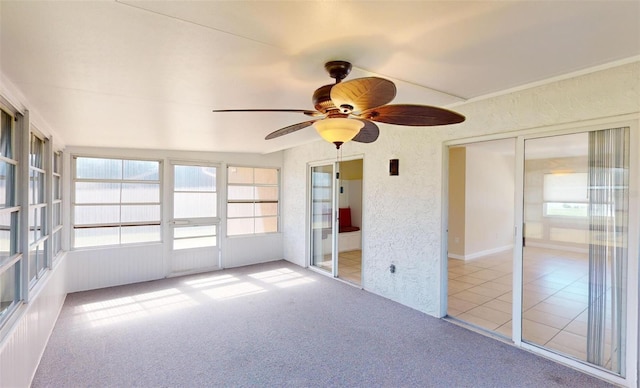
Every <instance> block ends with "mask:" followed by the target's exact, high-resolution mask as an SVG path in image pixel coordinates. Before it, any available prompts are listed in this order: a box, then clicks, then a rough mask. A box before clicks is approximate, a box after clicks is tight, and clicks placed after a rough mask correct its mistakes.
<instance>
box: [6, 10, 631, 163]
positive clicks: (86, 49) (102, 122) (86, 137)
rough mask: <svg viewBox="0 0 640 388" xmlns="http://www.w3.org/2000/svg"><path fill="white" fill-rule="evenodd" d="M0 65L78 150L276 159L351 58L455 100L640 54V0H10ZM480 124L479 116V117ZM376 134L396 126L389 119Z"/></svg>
mask: <svg viewBox="0 0 640 388" xmlns="http://www.w3.org/2000/svg"><path fill="white" fill-rule="evenodd" d="M0 18H1V19H0V22H1V23H0V35H1V41H0V43H1V46H0V50H1V51H0V55H1V58H0V65H1V71H2V73H3V75H4V76H5V77H6V78H8V79H9V80H10V81H11V83H13V85H15V87H17V88H18V89H19V90H20V91H22V93H23V94H24V96H25V98H26V99H27V101H28V103H29V104H30V106H31V108H32V109H35V110H37V112H38V113H39V114H40V116H42V117H44V118H45V120H46V121H47V123H48V125H49V126H50V127H51V128H53V130H54V131H55V132H56V134H58V135H60V136H61V137H62V138H63V140H64V142H65V143H66V144H67V145H80V146H103V147H104V146H106V147H128V148H155V149H180V150H205V151H225V152H226V151H228V152H259V153H264V152H271V151H276V150H280V149H284V148H288V147H292V146H295V145H298V144H302V143H306V142H309V141H314V140H317V139H318V136H317V134H315V131H314V130H313V129H312V128H311V127H309V128H305V129H303V130H300V131H298V132H297V133H295V134H292V135H287V136H284V137H281V138H278V139H274V140H269V141H266V140H264V137H265V136H266V135H267V134H268V133H270V132H272V131H274V130H276V129H278V128H280V127H284V126H287V125H291V124H294V123H297V122H301V121H305V120H307V119H308V117H306V116H303V115H301V114H295V113H212V112H211V110H212V109H239V108H293V109H312V108H313V106H312V103H311V95H312V93H313V91H314V90H315V89H316V88H318V87H319V86H321V85H324V84H329V83H331V82H332V79H330V78H329V77H328V75H327V74H326V73H325V71H324V68H323V65H324V63H325V62H326V61H328V60H336V59H341V60H348V61H350V62H352V63H353V65H354V70H353V71H352V73H351V75H350V77H349V79H352V78H358V77H362V76H366V75H371V74H373V75H379V76H383V77H385V78H389V79H392V80H393V81H394V82H396V86H397V87H398V95H397V97H396V99H395V100H394V102H395V103H418V104H427V105H436V106H449V105H451V104H456V103H459V102H461V101H464V100H466V99H469V98H474V97H479V96H483V95H487V94H491V93H496V92H499V91H502V90H506V89H510V88H514V87H518V86H521V85H524V84H528V83H532V82H537V81H541V80H544V79H548V78H550V77H556V76H561V75H564V74H567V73H571V72H575V71H580V70H584V69H588V68H591V67H594V66H600V65H604V64H607V63H611V62H614V61H620V60H625V59H628V58H631V57H636V56H638V55H640V2H639V1H578V0H573V1H469V2H462V1H423V2H399V1H382V2H343V1H309V2H307V1H305V2H302V1H289V2H284V1H274V2H258V1H251V2H248V1H246V2H245V1H233V2H217V1H129V0H122V1H6V0H2V1H1V2H0ZM467 119H468V120H472V119H473V118H472V117H468V118H467ZM381 130H382V131H384V130H393V126H387V125H381Z"/></svg>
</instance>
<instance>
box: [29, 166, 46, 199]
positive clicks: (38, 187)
mask: <svg viewBox="0 0 640 388" xmlns="http://www.w3.org/2000/svg"><path fill="white" fill-rule="evenodd" d="M29 203H30V204H32V205H33V204H38V203H44V173H41V172H38V171H35V170H31V171H30V172H29Z"/></svg>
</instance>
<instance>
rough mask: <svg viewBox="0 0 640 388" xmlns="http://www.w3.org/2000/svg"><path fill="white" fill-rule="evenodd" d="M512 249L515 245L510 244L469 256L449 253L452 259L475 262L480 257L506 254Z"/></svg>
mask: <svg viewBox="0 0 640 388" xmlns="http://www.w3.org/2000/svg"><path fill="white" fill-rule="evenodd" d="M510 249H513V244H509V245H505V246H502V247H497V248H492V249H485V250H484V251H479V252H474V253H471V254H468V255H456V254H455V253H449V254H448V256H449V257H450V258H452V259H456V260H465V261H466V260H473V259H478V258H480V257H484V256H488V255H492V254H494V253H500V252H504V251H508V250H510Z"/></svg>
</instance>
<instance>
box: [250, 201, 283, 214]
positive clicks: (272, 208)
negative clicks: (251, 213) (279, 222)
mask: <svg viewBox="0 0 640 388" xmlns="http://www.w3.org/2000/svg"><path fill="white" fill-rule="evenodd" d="M255 209H256V213H255V214H256V216H277V215H278V204H277V203H256V204H255Z"/></svg>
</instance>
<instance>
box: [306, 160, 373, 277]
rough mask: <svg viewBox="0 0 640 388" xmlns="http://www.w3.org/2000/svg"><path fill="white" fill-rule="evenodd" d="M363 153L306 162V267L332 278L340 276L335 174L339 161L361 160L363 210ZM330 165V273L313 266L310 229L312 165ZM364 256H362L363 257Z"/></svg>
mask: <svg viewBox="0 0 640 388" xmlns="http://www.w3.org/2000/svg"><path fill="white" fill-rule="evenodd" d="M364 159H365V158H364V155H363V154H354V155H349V156H346V157H341V158H340V159H339V160H337V159H330V160H322V161H317V162H309V163H307V193H306V204H307V205H306V206H307V214H306V223H305V224H306V228H307V232H306V239H307V242H306V252H307V257H306V261H305V263H306V267H307V268H310V269H312V270H314V271H317V272H318V273H322V274H324V275H327V276H331V277H333V278H338V279H339V278H340V276H339V275H340V274H339V271H338V264H339V263H338V260H339V252H338V250H339V248H340V247H339V244H338V236H339V234H338V233H339V229H338V214H339V209H338V206H339V205H340V186H339V176H338V175H337V174H339V173H340V162H348V161H352V160H362V163H363V166H362V170H363V178H362V184H363V187H362V193H363V198H362V208H363V210H364V207H365V204H364V193H365V187H364V180H365V179H364ZM329 165H330V166H332V167H333V193H332V203H331V206H332V210H333V214H332V217H331V219H332V236H331V238H332V240H331V261H332V267H333V268H332V271H331V273H328V272H327V271H323V270H321V269H318V268H317V267H315V266H314V265H313V252H312V249H313V241H312V239H313V235H312V234H313V231H312V227H311V226H312V225H311V223H312V211H313V209H312V204H311V200H312V190H313V188H312V186H311V185H312V177H311V175H312V169H313V168H314V167H321V166H329ZM364 217H365V215H364V211H363V215H362V226H363V227H361V230H362V229H364V226H365V220H364ZM363 237H364V235H362V237H361V244H362V245H361V251H362V252H364V246H363V245H364V238H363ZM363 257H364V256H362V258H363ZM362 258H361V262H360V265H361V268H360V274H361V280H360V284H358V285H356V286H358V287H360V288H364V276H363V275H364V260H363V259H362ZM350 284H353V283H350Z"/></svg>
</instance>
